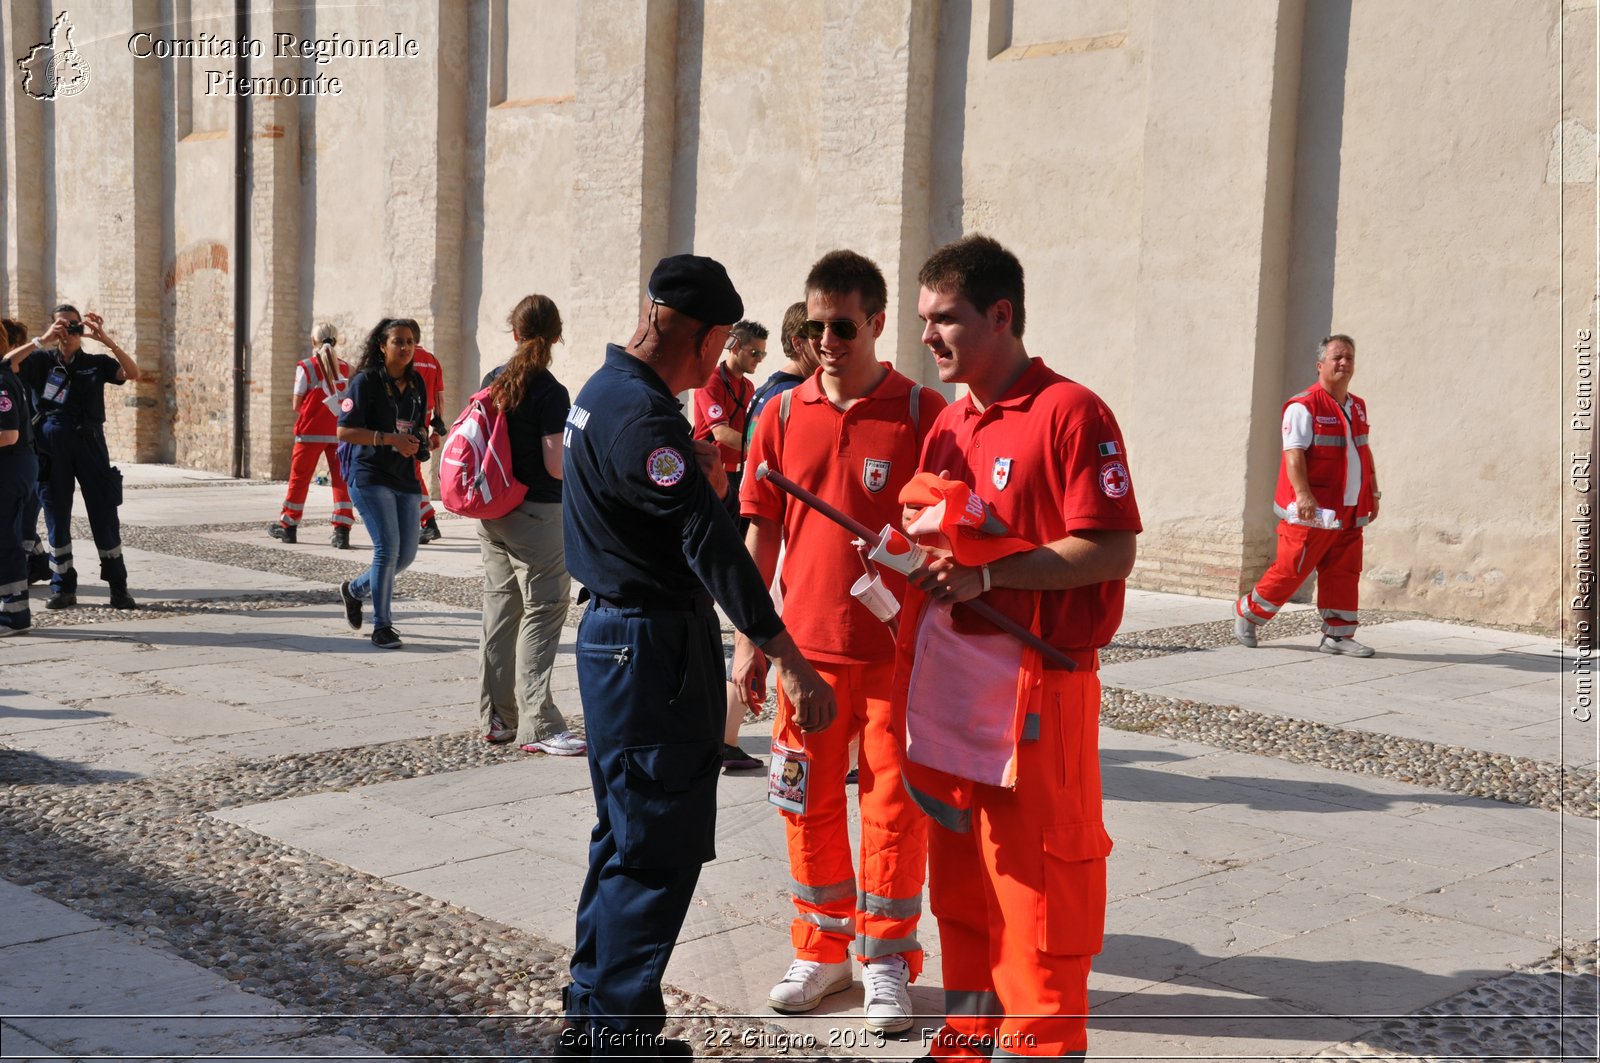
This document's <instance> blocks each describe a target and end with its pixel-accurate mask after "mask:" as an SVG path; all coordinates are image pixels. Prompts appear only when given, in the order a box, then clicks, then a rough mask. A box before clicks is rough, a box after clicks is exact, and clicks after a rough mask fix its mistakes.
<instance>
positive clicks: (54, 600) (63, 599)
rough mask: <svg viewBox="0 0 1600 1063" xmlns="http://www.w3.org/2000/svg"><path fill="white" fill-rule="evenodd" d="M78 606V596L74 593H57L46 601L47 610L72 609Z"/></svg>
mask: <svg viewBox="0 0 1600 1063" xmlns="http://www.w3.org/2000/svg"><path fill="white" fill-rule="evenodd" d="M77 604H78V596H77V595H76V594H74V593H73V592H72V591H57V592H56V593H55V594H52V595H51V596H50V597H48V598H46V599H45V600H44V607H45V608H46V609H72V608H74V607H76V606H77Z"/></svg>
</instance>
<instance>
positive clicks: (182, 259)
mask: <svg viewBox="0 0 1600 1063" xmlns="http://www.w3.org/2000/svg"><path fill="white" fill-rule="evenodd" d="M203 269H215V270H221V271H222V272H223V273H226V272H228V246H227V245H226V244H219V243H217V242H216V241H215V240H201V241H196V242H195V243H192V244H190V245H189V246H188V247H186V248H184V249H183V250H182V251H179V252H178V254H177V256H176V257H175V258H174V259H173V260H172V265H171V266H169V267H168V268H167V273H166V276H165V277H164V278H162V288H163V289H164V290H165V291H169V292H170V291H172V290H173V289H175V288H177V286H178V285H179V284H180V283H182V282H183V281H186V280H188V279H189V278H190V277H191V276H193V275H194V274H196V273H198V272H200V271H201V270H203Z"/></svg>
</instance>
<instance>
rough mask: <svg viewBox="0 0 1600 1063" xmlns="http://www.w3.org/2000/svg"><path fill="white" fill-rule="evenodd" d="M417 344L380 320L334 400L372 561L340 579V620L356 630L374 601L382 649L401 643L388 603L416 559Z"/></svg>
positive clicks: (395, 322)
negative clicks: (350, 450)
mask: <svg viewBox="0 0 1600 1063" xmlns="http://www.w3.org/2000/svg"><path fill="white" fill-rule="evenodd" d="M416 349H417V334H416V332H415V330H413V329H412V327H411V326H410V325H409V324H407V323H406V322H404V321H401V320H399V319H396V318H391V317H386V318H384V319H383V320H382V321H380V322H378V326H377V328H374V329H373V330H372V332H371V333H370V334H369V335H368V336H367V342H366V345H365V346H364V347H363V348H362V351H361V361H360V362H359V363H357V365H356V372H355V375H354V376H352V377H351V378H350V386H349V388H348V389H347V390H346V391H345V397H344V400H343V401H342V402H341V403H340V404H339V405H340V411H341V412H340V413H339V441H340V442H341V443H350V444H355V445H357V446H356V453H355V456H354V459H353V460H352V461H351V462H350V476H349V480H348V483H349V487H350V497H351V499H352V500H353V501H354V502H355V504H356V511H357V512H358V513H360V514H361V523H362V524H363V525H364V526H365V527H366V529H367V534H368V535H370V536H371V537H372V564H371V565H370V566H369V567H368V568H367V570H366V571H365V572H363V573H361V575H359V576H357V577H356V578H355V579H353V580H348V581H346V582H345V583H342V584H340V585H339V595H340V597H341V598H343V599H344V615H345V620H346V621H347V622H348V623H349V624H350V626H351V628H353V629H355V630H357V631H359V630H361V602H362V599H364V598H371V599H372V644H373V645H374V646H377V647H378V648H380V649H385V650H397V649H399V648H400V646H401V642H400V635H399V634H398V633H397V632H396V631H395V629H394V625H393V623H392V622H391V621H392V619H393V618H392V616H391V614H390V610H389V606H390V602H391V601H392V599H393V598H394V581H395V577H396V576H398V575H399V574H400V573H401V572H403V571H405V570H406V568H408V567H409V566H410V564H411V562H412V561H413V560H415V559H416V556H417V533H418V531H419V523H418V521H419V517H418V513H419V509H418V507H419V505H420V503H421V500H422V494H421V490H420V488H419V486H418V483H417V462H418V461H420V460H426V459H427V456H428V451H427V438H428V423H427V418H428V397H427V395H426V394H425V393H424V388H423V384H422V378H421V377H420V376H418V375H417V371H416V370H415V369H413V368H411V357H412V355H413V354H414V353H415V352H416Z"/></svg>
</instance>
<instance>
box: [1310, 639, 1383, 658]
mask: <svg viewBox="0 0 1600 1063" xmlns="http://www.w3.org/2000/svg"><path fill="white" fill-rule="evenodd" d="M1317 649H1319V650H1321V651H1322V652H1323V653H1335V654H1340V655H1342V656H1345V657H1371V656H1372V655H1373V654H1374V653H1376V652H1377V651H1376V650H1374V649H1373V648H1372V647H1371V646H1364V645H1362V644H1361V643H1359V642H1357V641H1356V640H1355V639H1352V638H1342V639H1336V638H1334V637H1333V636H1332V635H1324V636H1322V641H1321V642H1319V643H1317Z"/></svg>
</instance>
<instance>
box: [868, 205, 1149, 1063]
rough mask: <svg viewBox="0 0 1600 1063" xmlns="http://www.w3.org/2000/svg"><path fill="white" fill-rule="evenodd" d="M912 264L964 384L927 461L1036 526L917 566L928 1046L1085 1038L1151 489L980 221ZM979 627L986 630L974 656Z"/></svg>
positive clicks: (914, 768) (1076, 1050) (1065, 1046)
mask: <svg viewBox="0 0 1600 1063" xmlns="http://www.w3.org/2000/svg"><path fill="white" fill-rule="evenodd" d="M917 279H918V283H919V284H920V285H921V292H920V295H919V297H918V300H917V313H918V314H919V315H920V316H921V318H922V319H923V321H924V322H925V323H926V324H925V326H924V328H923V333H922V341H923V343H924V344H926V345H927V347H928V349H929V350H930V351H931V352H932V353H933V358H934V362H935V364H936V365H937V367H938V371H939V379H940V380H941V381H944V382H946V383H962V384H966V385H967V387H968V389H969V393H968V394H967V396H966V397H965V398H962V399H960V400H958V401H956V402H954V403H952V404H951V405H950V406H948V407H947V408H946V409H945V410H944V412H943V413H942V414H940V415H939V418H938V420H937V421H935V422H934V425H933V428H932V430H931V431H930V432H929V433H928V440H927V443H926V444H925V445H924V447H923V451H922V463H921V464H922V468H923V469H924V470H927V471H930V472H933V473H937V474H939V475H941V476H945V477H948V478H949V479H951V480H956V481H959V482H960V483H962V484H965V485H966V486H967V487H968V488H970V489H971V491H972V493H973V494H974V495H975V496H977V497H978V498H981V499H982V500H983V502H984V503H985V504H986V506H987V510H988V513H989V515H991V516H993V517H997V518H999V521H1000V522H1001V523H1003V525H1004V526H1005V527H1006V528H1007V529H1008V530H1009V531H1008V534H1009V536H1011V537H1014V538H1015V539H1018V540H1023V541H1025V542H1026V543H1032V544H1037V545H1035V546H1033V547H1031V548H1023V549H1021V550H1019V551H1017V552H1014V553H1011V554H1010V555H1009V556H1005V557H1001V558H1000V559H998V560H994V561H990V562H989V563H987V564H972V565H964V564H960V563H959V562H958V561H957V560H956V558H958V557H961V556H963V554H962V547H961V545H960V544H957V545H956V547H955V554H954V556H951V555H950V554H949V553H948V552H947V551H936V559H935V560H932V561H931V562H930V563H929V564H927V565H926V566H925V567H923V568H922V569H919V570H918V571H917V572H914V573H912V575H911V583H912V586H913V587H914V588H915V590H914V591H913V592H912V593H911V594H909V595H908V601H907V602H906V606H905V610H904V617H903V619H902V622H901V625H900V664H901V667H900V668H899V669H898V670H897V674H896V690H895V695H896V707H897V710H901V709H903V711H904V713H905V716H904V718H903V723H902V722H901V718H900V717H898V716H897V721H896V725H897V727H903V729H904V731H905V738H906V741H907V750H906V757H907V763H906V781H907V786H908V788H909V790H910V792H911V794H912V796H913V798H914V799H915V800H916V801H917V803H918V804H919V805H921V806H922V808H923V809H924V810H925V811H927V812H928V814H929V815H930V817H931V818H932V819H933V821H934V826H933V827H932V828H931V831H930V836H929V855H930V859H929V867H928V879H929V891H930V899H931V906H932V909H933V914H934V916H935V917H936V918H937V919H938V920H939V937H940V942H941V945H942V948H943V965H944V986H945V1009H946V1015H947V1017H946V1020H945V1025H944V1027H943V1028H942V1029H941V1030H940V1031H939V1036H938V1038H937V1040H936V1041H935V1042H934V1044H933V1047H932V1051H931V1054H932V1056H933V1057H934V1058H936V1059H940V1060H966V1059H977V1058H984V1057H988V1056H989V1055H990V1054H991V1052H992V1054H993V1055H994V1056H995V1057H997V1058H998V1057H999V1056H1000V1055H1001V1054H1002V1053H1004V1054H1010V1055H1019V1056H1072V1055H1079V1056H1081V1055H1083V1052H1084V1049H1085V1047H1086V1045H1087V1038H1086V1035H1085V1029H1084V1019H1083V1015H1084V1014H1085V1013H1086V1012H1087V1010H1088V978H1089V961H1090V957H1091V956H1093V955H1094V954H1095V953H1097V952H1099V951H1100V947H1101V939H1102V936H1103V931H1104V926H1105V889H1106V885H1105V882H1106V880H1105V859H1106V856H1107V854H1108V853H1109V852H1110V851H1111V839H1110V837H1108V836H1107V834H1106V831H1105V827H1104V826H1103V824H1102V822H1101V811H1100V767H1099V731H1098V721H1099V711H1100V683H1099V678H1098V676H1097V675H1096V660H1097V653H1096V651H1097V650H1098V649H1099V648H1100V647H1101V646H1104V645H1105V644H1106V643H1107V642H1109V641H1110V640H1111V636H1112V634H1113V633H1115V631H1116V629H1117V625H1118V623H1119V622H1120V621H1121V619H1122V602H1123V588H1124V583H1123V581H1124V580H1125V579H1126V577H1127V575H1128V573H1129V571H1131V570H1132V568H1133V559H1134V551H1135V536H1136V535H1137V534H1138V532H1139V531H1140V523H1139V509H1138V506H1137V505H1136V504H1135V502H1134V495H1133V482H1132V479H1131V477H1130V476H1129V473H1128V459H1127V454H1126V451H1125V448H1124V446H1123V442H1122V433H1121V432H1120V431H1119V430H1118V428H1117V422H1116V418H1115V417H1113V416H1112V414H1111V411H1110V410H1109V409H1108V408H1107V407H1106V405H1105V403H1103V402H1102V401H1101V400H1100V399H1099V397H1098V396H1096V395H1095V394H1094V393H1093V392H1091V391H1090V390H1089V389H1087V388H1085V387H1083V386H1082V385H1081V384H1077V383H1074V382H1073V381H1071V380H1068V379H1067V378H1065V377H1063V376H1061V375H1060V374H1058V373H1056V372H1054V371H1053V370H1051V369H1050V368H1049V367H1048V366H1047V365H1045V363H1044V362H1043V360H1041V359H1039V358H1032V357H1030V356H1029V355H1028V352H1027V351H1026V349H1025V348H1024V347H1023V343H1022V329H1023V321H1024V318H1023V279H1022V266H1021V264H1020V263H1019V262H1018V261H1017V259H1016V257H1015V256H1014V255H1012V254H1011V253H1010V252H1009V251H1007V250H1006V249H1005V248H1003V247H1001V246H1000V245H999V244H998V243H996V242H995V241H994V240H992V239H990V238H988V237H985V236H968V237H965V238H963V239H961V240H958V241H956V242H955V243H953V244H949V245H947V246H945V247H942V248H940V249H939V250H938V251H936V252H934V254H933V256H932V257H931V258H930V259H928V261H927V263H926V264H924V265H923V267H922V270H921V273H920V274H919V275H918V278H917ZM913 516H914V513H908V515H907V518H908V519H907V522H908V524H909V523H910V520H911V518H912V517H913ZM1017 545H1019V546H1020V545H1022V544H1021V543H1019V544H1017ZM917 592H921V593H917ZM979 595H982V596H983V598H984V600H985V601H986V602H988V603H989V604H991V605H993V606H994V607H996V608H997V609H999V610H1001V611H1002V612H1005V613H1006V614H1008V615H1009V616H1011V617H1012V618H1014V619H1016V620H1018V621H1020V622H1022V623H1023V624H1027V625H1030V626H1031V627H1032V628H1033V630H1035V631H1036V632H1038V633H1039V634H1040V635H1041V637H1043V638H1044V640H1045V641H1047V642H1048V643H1050V645H1052V646H1055V647H1057V648H1058V649H1060V650H1062V651H1064V652H1065V653H1066V654H1067V655H1068V656H1069V657H1071V658H1072V659H1073V660H1074V661H1075V662H1076V664H1077V670H1076V671H1064V670H1053V669H1052V666H1051V665H1050V664H1048V663H1042V662H1041V661H1040V659H1039V655H1038V654H1037V653H1036V652H1034V651H1031V650H1030V651H1027V652H1026V653H1024V652H1023V651H1022V649H1021V643H1020V642H1017V641H1016V640H1014V639H1011V638H1010V637H1009V636H1003V635H999V634H998V633H996V632H995V629H994V628H992V627H989V626H988V625H986V624H984V623H983V622H982V621H976V622H975V621H974V620H972V619H971V617H970V614H966V615H964V614H963V613H962V612H960V611H954V612H952V611H951V609H950V606H951V605H952V604H953V603H956V602H963V601H967V600H969V599H972V598H976V597H978V596H979ZM941 639H942V642H941ZM935 645H942V647H943V650H942V651H940V652H934V651H933V650H932V649H931V648H930V647H933V646H935ZM975 647H986V649H984V650H981V651H980V653H979V658H978V659H976V660H975V659H974V658H973V657H971V656H969V653H970V651H971V650H972V649H974V648H975ZM984 654H989V655H990V656H989V657H988V659H983V655H984ZM958 662H960V664H958ZM958 714H959V716H960V719H959V720H957V719H956V717H957V715H958ZM980 733H982V734H991V735H992V734H999V735H1000V736H1001V737H1002V738H1003V739H1004V741H1003V742H1001V743H998V744H995V745H992V746H990V747H987V749H986V750H985V751H979V750H977V749H975V748H974V746H975V745H976V744H975V743H968V744H967V745H965V746H964V745H963V743H962V742H961V740H960V738H959V736H960V735H963V734H969V735H970V734H980ZM941 736H955V737H952V739H951V740H950V741H946V742H944V743H941V742H940V741H939V739H940V737H941Z"/></svg>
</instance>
